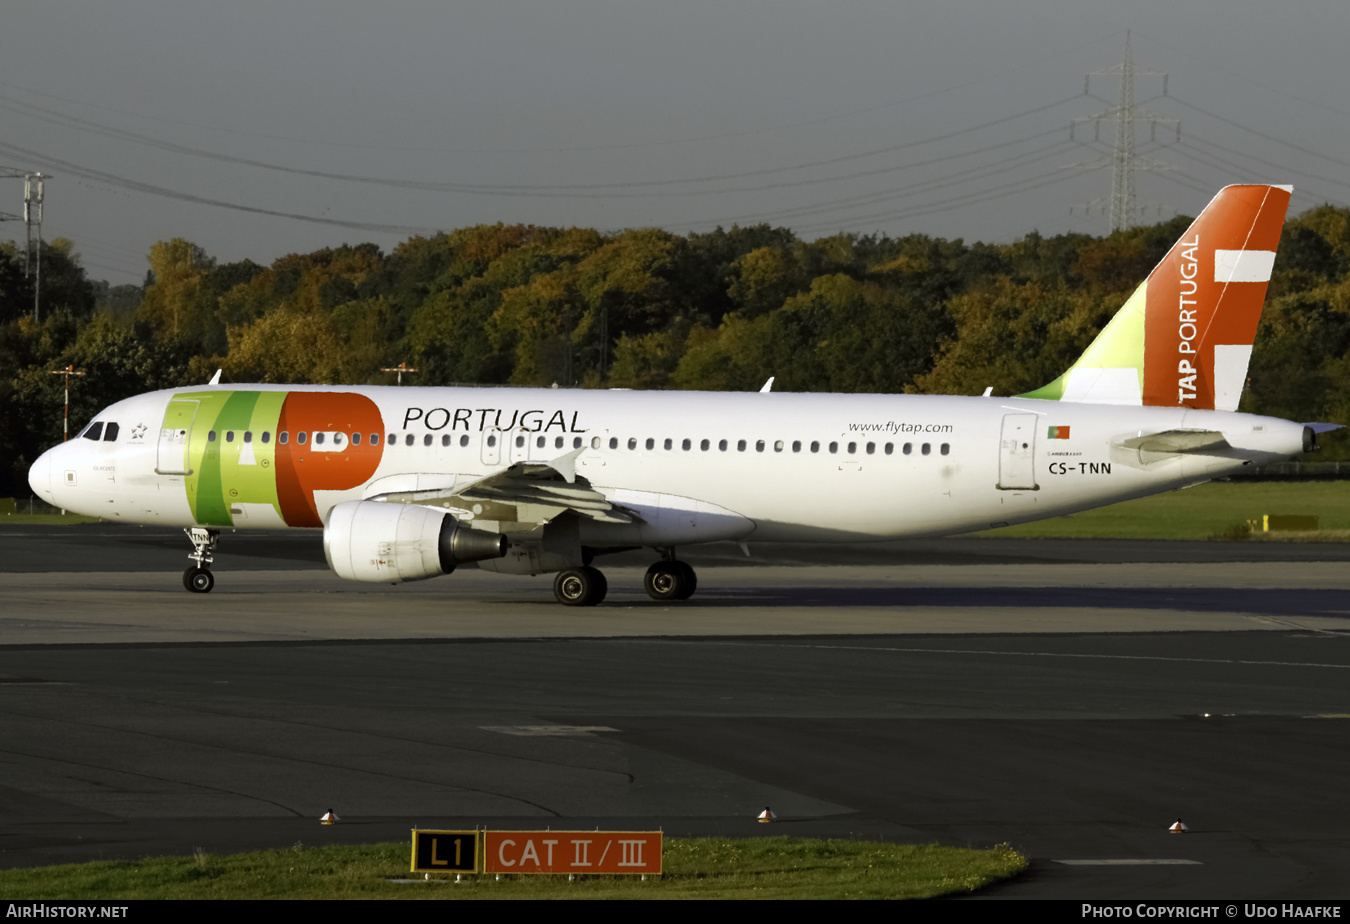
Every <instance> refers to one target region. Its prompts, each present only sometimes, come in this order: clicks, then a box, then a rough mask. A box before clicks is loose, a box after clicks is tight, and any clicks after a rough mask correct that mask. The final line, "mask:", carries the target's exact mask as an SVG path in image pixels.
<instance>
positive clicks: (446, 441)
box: [441, 433, 450, 446]
mask: <svg viewBox="0 0 1350 924" xmlns="http://www.w3.org/2000/svg"><path fill="white" fill-rule="evenodd" d="M441 445H442V446H449V445H450V434H449V433H442V434H441Z"/></svg>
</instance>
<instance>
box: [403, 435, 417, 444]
mask: <svg viewBox="0 0 1350 924" xmlns="http://www.w3.org/2000/svg"><path fill="white" fill-rule="evenodd" d="M416 440H417V437H415V436H413V435H412V434H411V433H405V434H404V435H403V445H404V446H411V445H412V444H413V443H414V442H415V441H416Z"/></svg>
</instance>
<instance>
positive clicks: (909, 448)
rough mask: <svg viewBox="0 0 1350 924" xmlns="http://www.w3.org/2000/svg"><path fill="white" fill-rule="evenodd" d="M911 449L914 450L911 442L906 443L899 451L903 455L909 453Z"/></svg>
mask: <svg viewBox="0 0 1350 924" xmlns="http://www.w3.org/2000/svg"><path fill="white" fill-rule="evenodd" d="M913 451H914V444H913V443H906V444H905V448H904V449H902V450H901V452H903V453H904V454H905V455H909V454H910V453H911V452H913Z"/></svg>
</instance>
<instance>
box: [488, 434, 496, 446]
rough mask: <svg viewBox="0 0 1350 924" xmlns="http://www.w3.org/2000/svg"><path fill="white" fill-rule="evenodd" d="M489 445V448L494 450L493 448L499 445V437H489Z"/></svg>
mask: <svg viewBox="0 0 1350 924" xmlns="http://www.w3.org/2000/svg"><path fill="white" fill-rule="evenodd" d="M487 444H488V448H489V449H490V448H492V447H493V446H496V445H497V437H495V436H489V437H488V439H487Z"/></svg>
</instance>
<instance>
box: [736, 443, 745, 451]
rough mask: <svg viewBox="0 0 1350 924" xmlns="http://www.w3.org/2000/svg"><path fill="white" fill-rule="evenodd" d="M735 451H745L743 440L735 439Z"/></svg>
mask: <svg viewBox="0 0 1350 924" xmlns="http://www.w3.org/2000/svg"><path fill="white" fill-rule="evenodd" d="M736 451H737V452H745V440H737V441H736Z"/></svg>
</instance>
